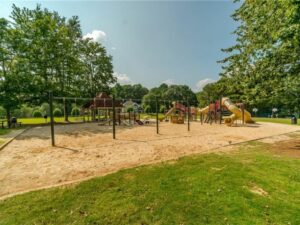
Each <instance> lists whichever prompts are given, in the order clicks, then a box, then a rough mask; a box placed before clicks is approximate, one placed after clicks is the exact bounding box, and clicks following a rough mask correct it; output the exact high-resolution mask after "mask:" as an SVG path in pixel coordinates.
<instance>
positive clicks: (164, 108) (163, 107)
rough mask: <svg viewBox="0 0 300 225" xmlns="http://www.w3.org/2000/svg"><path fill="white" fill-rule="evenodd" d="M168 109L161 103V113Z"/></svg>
mask: <svg viewBox="0 0 300 225" xmlns="http://www.w3.org/2000/svg"><path fill="white" fill-rule="evenodd" d="M166 110H167V107H166V106H165V105H161V106H160V108H159V112H160V113H165V112H166Z"/></svg>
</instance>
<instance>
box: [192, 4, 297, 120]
mask: <svg viewBox="0 0 300 225" xmlns="http://www.w3.org/2000/svg"><path fill="white" fill-rule="evenodd" d="M232 18H233V19H234V20H235V21H237V23H238V24H239V26H238V27H237V29H236V30H235V31H234V35H235V36H236V44H235V45H234V46H231V47H229V48H226V49H223V50H222V51H223V52H225V53H227V54H228V57H226V58H225V59H223V60H221V61H220V63H221V64H222V65H223V71H222V73H221V74H220V75H221V78H220V80H219V81H218V82H216V83H214V84H208V85H207V86H206V87H204V89H203V91H202V92H200V93H199V94H198V99H199V100H200V103H201V102H205V101H206V102H207V99H210V98H211V99H213V98H217V97H218V96H219V95H226V96H229V97H231V98H232V99H233V100H234V101H242V102H245V103H246V104H247V105H248V108H250V109H251V108H254V107H256V108H258V109H259V112H270V111H271V109H272V108H273V107H276V108H278V109H279V110H280V111H281V114H291V113H298V115H299V112H300V25H299V24H300V2H299V1H295V0H286V1H268V0H254V1H247V0H246V1H243V2H242V4H241V6H240V8H239V9H237V10H236V11H235V12H234V14H233V15H232Z"/></svg>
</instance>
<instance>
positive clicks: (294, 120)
mask: <svg viewBox="0 0 300 225" xmlns="http://www.w3.org/2000/svg"><path fill="white" fill-rule="evenodd" d="M291 124H297V117H296V116H292V117H291Z"/></svg>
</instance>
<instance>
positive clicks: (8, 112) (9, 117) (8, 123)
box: [6, 109, 11, 128]
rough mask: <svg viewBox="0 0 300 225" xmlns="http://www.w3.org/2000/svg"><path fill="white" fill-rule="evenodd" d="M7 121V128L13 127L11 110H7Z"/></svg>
mask: <svg viewBox="0 0 300 225" xmlns="http://www.w3.org/2000/svg"><path fill="white" fill-rule="evenodd" d="M6 119H7V126H8V128H10V127H11V114H10V109H6Z"/></svg>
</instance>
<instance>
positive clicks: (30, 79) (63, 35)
mask: <svg viewBox="0 0 300 225" xmlns="http://www.w3.org/2000/svg"><path fill="white" fill-rule="evenodd" d="M11 19H12V21H11V22H9V21H7V20H5V19H0V63H1V66H0V93H1V97H0V104H1V105H2V106H3V107H4V108H5V109H6V111H7V119H8V121H10V114H11V113H10V112H11V111H12V110H14V109H15V108H18V107H19V106H21V104H22V103H27V104H28V105H32V106H36V105H41V104H42V103H43V102H46V101H48V92H49V91H53V93H54V95H55V96H74V97H75V96H82V97H94V96H95V95H96V94H97V92H100V91H109V89H110V86H111V85H112V84H113V83H115V81H116V78H115V77H114V76H113V66H112V58H111V56H108V55H107V53H106V50H105V48H104V47H103V46H102V45H101V44H100V43H97V42H93V41H92V40H90V39H87V40H83V38H82V32H81V27H80V23H79V19H78V17H76V16H74V17H72V18H70V19H68V20H67V19H66V18H65V17H61V16H59V14H58V13H57V12H51V11H49V10H48V9H41V7H40V6H39V5H38V6H37V7H36V8H35V9H33V10H30V9H27V8H22V9H21V8H19V7H17V6H15V5H13V10H12V13H11ZM70 106H71V103H69V102H67V101H66V102H65V104H64V111H65V112H69V111H70V110H69V108H70ZM65 120H66V121H67V120H68V113H66V114H65Z"/></svg>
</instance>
